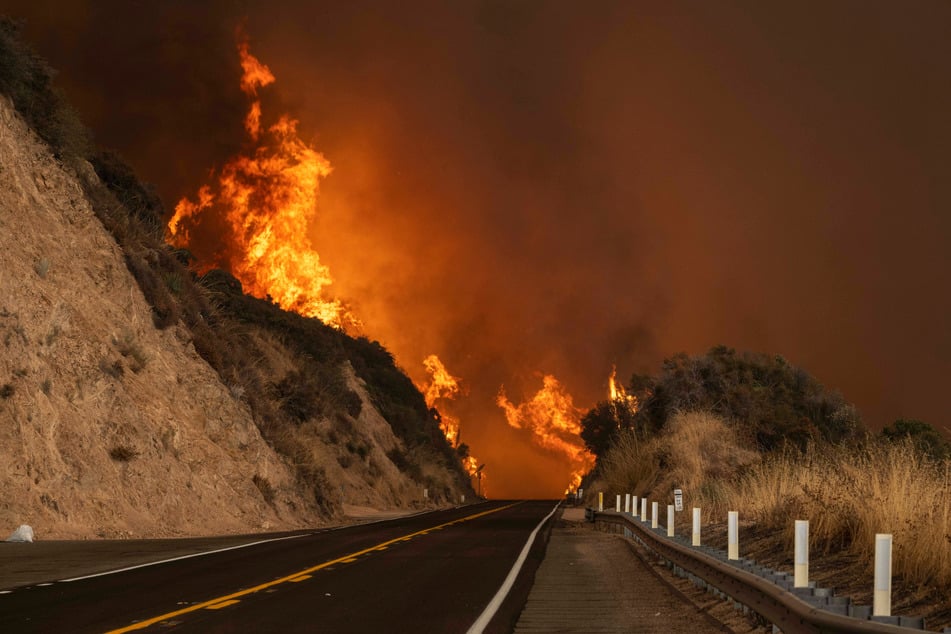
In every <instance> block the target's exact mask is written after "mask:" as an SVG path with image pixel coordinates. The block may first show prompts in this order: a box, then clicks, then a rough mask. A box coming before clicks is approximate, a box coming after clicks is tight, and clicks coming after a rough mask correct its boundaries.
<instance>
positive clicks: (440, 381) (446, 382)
mask: <svg viewBox="0 0 951 634" xmlns="http://www.w3.org/2000/svg"><path fill="white" fill-rule="evenodd" d="M423 366H424V367H425V368H426V371H427V372H429V374H430V377H431V378H430V381H429V385H427V386H425V387H420V389H421V390H422V392H423V396H424V397H425V399H426V407H430V408H433V407H436V401H438V400H440V399H443V400H446V401H451V400H452V399H454V398H456V396H458V395H459V378H458V377H455V376H453V375H451V374H449V371H448V370H447V369H446V366H445V365H443V362H442V361H440V359H439V357H437V356H436V355H434V354H431V355H429V356H428V357H426V358H425V359H423ZM439 415H440V417H441V420H440V422H439V428H440V429H441V430H442V433H443V434H445V435H446V440H448V441H449V444H450V445H452V446H453V447H456V446H458V445H459V420H458V419H457V418H455V417H453V416H450V415H449V414H447V413H445V412H439Z"/></svg>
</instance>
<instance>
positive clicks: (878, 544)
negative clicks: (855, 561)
mask: <svg viewBox="0 0 951 634" xmlns="http://www.w3.org/2000/svg"><path fill="white" fill-rule="evenodd" d="M891 615H892V536H891V533H877V534H876V535H875V594H874V597H873V599H872V616H891Z"/></svg>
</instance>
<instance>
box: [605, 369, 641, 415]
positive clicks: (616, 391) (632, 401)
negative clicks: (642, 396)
mask: <svg viewBox="0 0 951 634" xmlns="http://www.w3.org/2000/svg"><path fill="white" fill-rule="evenodd" d="M608 396H609V397H610V398H611V402H612V403H615V404H616V403H624V404H625V405H626V406H627V407H629V408H630V409H631V410H633V411H636V410H637V397H636V396H634V395H633V394H628V393H627V390H625V389H624V386H623V385H621V384H620V383H618V382H617V366H613V365H612V366H611V376H609V377H608Z"/></svg>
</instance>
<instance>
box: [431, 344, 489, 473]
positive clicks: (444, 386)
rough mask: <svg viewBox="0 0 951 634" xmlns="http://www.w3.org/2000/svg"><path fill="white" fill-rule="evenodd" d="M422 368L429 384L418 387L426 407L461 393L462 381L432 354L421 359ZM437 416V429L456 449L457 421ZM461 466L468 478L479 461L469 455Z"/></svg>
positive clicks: (457, 436) (463, 459) (451, 398)
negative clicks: (438, 420)
mask: <svg viewBox="0 0 951 634" xmlns="http://www.w3.org/2000/svg"><path fill="white" fill-rule="evenodd" d="M423 366H424V367H425V368H426V371H427V372H429V375H430V381H429V384H428V385H425V386H420V391H422V393H423V397H424V398H425V399H426V407H430V408H432V407H436V402H437V401H440V400H442V401H447V402H448V401H451V400H453V399H455V398H456V397H457V396H459V394H461V393H462V389H461V388H460V386H459V382H460V381H461V380H462V379H460V378H459V377H456V376H453V375H452V374H450V373H449V370H447V369H446V366H445V365H444V364H443V362H442V361H441V360H440V359H439V357H437V356H436V355H434V354H431V355H429V356H428V357H426V358H425V359H423ZM439 415H440V419H441V420H440V422H439V429H441V430H442V433H443V434H445V436H446V440H448V441H449V444H450V445H451V446H453V447H458V446H459V442H460V437H459V419H458V418H456V417H454V416H451V415H450V414H447V413H445V412H443V411H440V412H439ZM462 466H463V468H464V469H465V470H466V473H468V474H469V475H470V476H473V475H476V474H477V473H478V472H479V461H478V460H477V459H476V458H475V457H474V456H473V455H471V454H469V455H467V456H465V457H463V458H462ZM480 475H481V474H480ZM483 477H484V476H483Z"/></svg>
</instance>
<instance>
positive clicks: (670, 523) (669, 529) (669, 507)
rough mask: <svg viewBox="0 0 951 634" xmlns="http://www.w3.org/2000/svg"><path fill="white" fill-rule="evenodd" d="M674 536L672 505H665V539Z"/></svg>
mask: <svg viewBox="0 0 951 634" xmlns="http://www.w3.org/2000/svg"><path fill="white" fill-rule="evenodd" d="M673 536H674V505H673V504H668V505H667V537H673Z"/></svg>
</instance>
